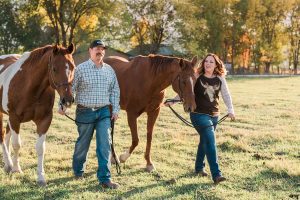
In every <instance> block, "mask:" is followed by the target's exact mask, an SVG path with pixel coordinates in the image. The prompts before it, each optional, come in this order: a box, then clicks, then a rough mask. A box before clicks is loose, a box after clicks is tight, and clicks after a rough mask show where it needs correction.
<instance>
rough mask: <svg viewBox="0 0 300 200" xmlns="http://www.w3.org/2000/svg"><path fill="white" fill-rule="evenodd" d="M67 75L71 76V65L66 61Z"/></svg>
mask: <svg viewBox="0 0 300 200" xmlns="http://www.w3.org/2000/svg"><path fill="white" fill-rule="evenodd" d="M66 75H67V77H68V78H69V75H70V66H69V64H68V63H66Z"/></svg>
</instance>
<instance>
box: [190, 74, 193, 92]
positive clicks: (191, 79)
mask: <svg viewBox="0 0 300 200" xmlns="http://www.w3.org/2000/svg"><path fill="white" fill-rule="evenodd" d="M190 82H191V86H192V91H193V94H194V83H193V78H192V77H190Z"/></svg>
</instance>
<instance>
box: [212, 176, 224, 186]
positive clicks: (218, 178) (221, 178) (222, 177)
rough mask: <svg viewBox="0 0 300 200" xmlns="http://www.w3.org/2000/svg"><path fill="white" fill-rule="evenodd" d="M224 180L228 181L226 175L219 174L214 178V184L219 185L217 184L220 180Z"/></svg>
mask: <svg viewBox="0 0 300 200" xmlns="http://www.w3.org/2000/svg"><path fill="white" fill-rule="evenodd" d="M223 181H226V178H225V177H224V176H217V177H216V178H215V179H214V184H215V185H217V184H219V183H220V182H223Z"/></svg>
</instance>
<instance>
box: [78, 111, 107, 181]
mask: <svg viewBox="0 0 300 200" xmlns="http://www.w3.org/2000/svg"><path fill="white" fill-rule="evenodd" d="M97 119H99V120H98V121H97V122H96V123H93V124H81V123H76V125H77V130H78V133H79V137H78V139H77V141H76V144H75V150H74V155H73V171H74V175H75V176H82V175H83V173H84V170H85V165H86V161H87V154H88V150H89V147H90V143H91V140H92V138H93V133H94V130H96V153H97V159H98V170H97V177H98V180H99V182H100V183H107V182H109V181H110V153H111V149H110V148H111V147H110V145H111V136H110V131H111V124H110V110H109V107H108V106H105V107H102V108H100V109H98V110H92V109H90V108H80V109H79V108H77V109H76V120H77V121H79V122H95V121H96V120H97Z"/></svg>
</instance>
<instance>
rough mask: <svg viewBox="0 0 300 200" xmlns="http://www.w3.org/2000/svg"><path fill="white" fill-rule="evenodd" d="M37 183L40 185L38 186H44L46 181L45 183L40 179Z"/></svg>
mask: <svg viewBox="0 0 300 200" xmlns="http://www.w3.org/2000/svg"><path fill="white" fill-rule="evenodd" d="M37 185H38V186H40V187H46V186H47V183H46V181H43V180H40V181H38V182H37Z"/></svg>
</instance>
